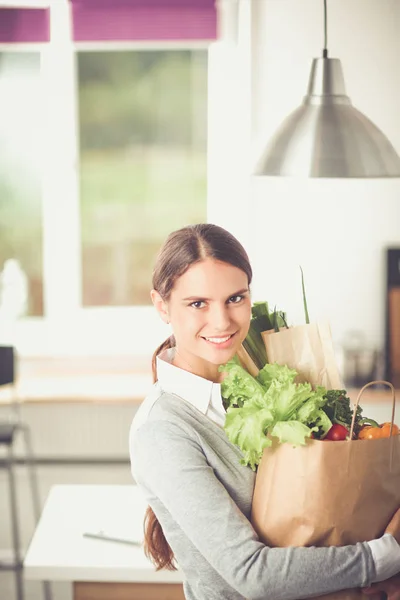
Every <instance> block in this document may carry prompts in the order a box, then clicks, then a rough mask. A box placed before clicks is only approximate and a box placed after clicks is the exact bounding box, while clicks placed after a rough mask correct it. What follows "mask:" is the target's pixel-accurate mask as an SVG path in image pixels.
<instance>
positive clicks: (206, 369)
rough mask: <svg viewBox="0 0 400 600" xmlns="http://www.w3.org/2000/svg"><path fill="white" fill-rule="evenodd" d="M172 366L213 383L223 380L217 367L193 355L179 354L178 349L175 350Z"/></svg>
mask: <svg viewBox="0 0 400 600" xmlns="http://www.w3.org/2000/svg"><path fill="white" fill-rule="evenodd" d="M172 364H173V365H174V366H175V367H179V369H183V370H184V371H188V372H189V373H193V374H194V375H197V376H198V377H202V378H203V379H208V380H209V381H213V382H214V383H219V382H220V381H222V379H223V377H222V375H223V374H222V373H220V372H219V371H218V369H219V365H214V364H213V363H210V362H207V361H205V360H202V359H201V358H199V357H197V356H194V355H189V356H187V355H186V353H184V352H180V351H179V350H178V348H175V356H174V358H173V360H172Z"/></svg>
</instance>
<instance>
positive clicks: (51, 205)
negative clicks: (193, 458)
mask: <svg viewBox="0 0 400 600" xmlns="http://www.w3.org/2000/svg"><path fill="white" fill-rule="evenodd" d="M35 2H36V0H33V4H35ZM239 4H240V5H241V9H242V41H241V44H242V48H241V47H240V44H239V45H238V29H237V11H238V7H239ZM0 5H1V3H0ZM17 5H19V6H27V5H28V6H31V5H32V4H31V3H30V2H25V3H24V2H19V3H18V2H14V3H13V6H17ZM37 5H38V6H47V5H49V4H48V3H46V2H40V0H38V4H37ZM249 5H250V3H248V2H247V0H238V1H237V2H235V0H223V1H222V2H220V10H221V14H220V26H221V33H220V40H219V41H218V42H215V43H213V44H211V46H210V44H209V43H205V42H204V43H202V42H197V43H192V42H190V43H188V42H171V43H164V42H163V43H162V44H161V43H160V44H154V43H146V42H140V43H114V44H109V43H107V47H106V49H107V50H109V51H113V50H115V51H117V50H128V49H129V50H130V49H146V50H147V49H155V50H157V49H165V48H171V49H189V48H190V49H193V48H207V47H209V106H208V109H209V128H208V194H207V220H208V221H209V222H214V223H218V224H221V225H222V226H224V227H226V228H227V229H230V231H232V232H233V233H234V234H236V235H238V236H239V238H240V237H241V239H242V241H244V238H245V231H246V225H247V220H246V217H245V216H244V215H243V210H242V209H243V205H242V199H243V197H242V193H243V191H244V190H245V188H244V187H243V182H245V181H247V177H246V175H247V168H246V166H243V165H240V164H239V163H238V159H242V155H240V156H239V155H238V154H237V153H235V152H234V151H233V152H232V144H231V141H230V140H229V139H228V135H227V134H228V132H230V134H231V133H232V126H233V125H234V126H235V127H236V132H237V135H236V139H237V143H238V147H240V148H242V151H243V152H245V148H246V144H247V142H248V140H247V138H248V137H249V133H250V130H249V126H250V123H249V120H248V119H249V114H250V110H249V109H250V103H249V99H250V96H248V95H246V94H247V92H250V87H249V86H250V83H249V82H248V83H249V85H248V86H245V87H244V86H243V80H242V81H240V73H241V70H240V69H241V68H242V69H244V70H243V73H244V72H245V69H246V68H248V67H249V64H248V61H247V58H248V57H247V54H246V52H247V49H248V47H249V42H250V40H249V38H248V37H247V36H244V38H243V31H246V32H247V31H249V29H248V27H249V23H250V22H249V20H248V18H249V14H250V13H249V10H250V8H247V7H248V6H249ZM50 6H51V42H50V43H48V44H43V45H39V44H35V45H28V44H23V45H22V44H21V45H17V44H13V45H12V46H11V45H0V50H1V49H7V50H12V51H26V50H34V51H40V53H41V77H42V82H43V90H44V98H43V101H44V108H45V115H46V127H45V129H44V148H46V155H45V156H44V161H43V173H42V181H43V184H42V185H43V187H42V192H43V204H42V206H43V281H44V282H45V283H44V290H43V291H44V314H45V316H44V317H41V318H39V317H25V318H22V319H20V320H19V321H18V322H17V323H16V324H15V328H14V331H13V335H14V339H13V340H12V343H14V344H15V345H16V347H17V349H18V351H19V354H20V356H22V357H24V356H25V357H29V356H79V355H81V356H83V355H91V356H96V355H103V356H104V355H106V356H107V355H108V356H110V355H127V354H128V355H131V356H140V357H142V356H146V357H147V356H149V355H150V354H151V353H152V352H153V351H154V348H155V347H156V346H157V345H158V344H159V343H160V342H161V341H162V340H163V339H165V338H166V337H167V336H168V335H169V333H170V332H169V328H168V327H167V326H165V325H164V324H163V323H162V322H161V320H160V319H159V318H158V316H157V315H156V313H155V310H154V308H153V307H152V306H132V307H94V308H89V307H82V290H81V236H80V206H79V202H80V201H79V175H78V165H79V148H78V146H79V143H78V139H79V138H78V134H79V131H78V110H77V93H76V84H77V78H76V51H96V50H99V51H100V50H102V51H104V49H105V46H104V45H102V44H98V43H74V42H73V41H72V37H71V30H72V27H71V6H70V2H69V1H68V0H57V2H52V3H51V5H50ZM243 11H244V12H243ZM243 15H245V18H244V19H243ZM243 23H244V28H243ZM239 37H240V36H239ZM243 48H245V49H246V52H245V53H243V52H242V49H243ZM238 50H239V51H240V54H238ZM238 56H242V57H246V59H245V60H244V62H243V64H242V66H241V67H240V62H239V69H238V68H237V67H238ZM239 90H240V94H239V95H238V97H239V98H237V97H236V96H237V94H236V92H238V91H239ZM227 107H230V108H231V112H230V113H229V110H227ZM238 109H240V110H241V111H243V112H242V114H243V119H242V120H240V119H239V118H238ZM221 153H222V155H223V154H225V157H226V158H225V160H223V161H221ZM241 167H243V168H241ZM241 173H243V175H244V179H243V177H242V174H241ZM60 271H61V272H62V281H63V287H61V286H60V285H59V282H60V276H59V273H60Z"/></svg>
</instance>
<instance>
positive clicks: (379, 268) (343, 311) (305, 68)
mask: <svg viewBox="0 0 400 600" xmlns="http://www.w3.org/2000/svg"><path fill="white" fill-rule="evenodd" d="M322 7H323V2H322V0H320V1H319V0H318V1H317V0H253V1H252V10H253V21H252V52H253V56H252V107H251V108H252V155H253V156H256V153H257V151H258V150H259V149H260V146H261V144H262V141H263V140H267V139H268V137H269V136H270V135H271V134H272V132H273V131H274V130H275V128H276V127H277V126H278V125H279V124H280V122H281V120H282V119H283V118H284V117H285V116H286V115H287V114H289V113H290V112H291V111H292V110H294V109H295V108H296V107H297V106H298V105H299V104H300V103H301V100H302V97H303V96H304V94H305V91H306V87H307V81H308V75H309V69H310V63H311V60H312V58H314V57H318V56H320V55H321V49H322V46H323V13H322ZM328 11H329V12H328V17H329V21H328V29H329V30H328V48H329V51H330V52H329V55H330V56H331V57H337V58H340V59H341V61H342V66H343V70H344V76H345V82H346V87H347V93H348V95H349V96H350V98H351V100H352V102H353V104H354V106H356V108H358V109H359V110H361V111H362V112H364V113H365V114H366V115H367V116H368V117H369V118H370V119H371V120H372V121H373V122H374V123H375V124H376V125H377V126H378V127H380V128H381V129H382V130H383V131H384V132H385V133H386V135H387V136H388V137H389V139H390V140H391V142H392V144H393V145H394V146H395V148H396V150H397V151H398V152H400V116H399V106H400V68H399V61H400V36H399V34H398V32H399V31H400V2H399V1H398V0H385V2H380V1H379V0H334V1H333V0H331V1H330V2H328ZM248 210H249V211H250V215H251V217H250V221H251V223H250V228H251V231H250V234H249V236H248V239H251V240H252V242H251V244H250V247H249V250H250V256H251V258H252V262H253V266H254V270H255V280H254V285H253V298H254V299H256V300H257V299H264V298H265V299H267V300H269V301H270V302H271V303H272V304H273V305H274V304H275V303H276V304H277V305H278V306H279V307H280V308H284V309H286V310H287V312H288V313H289V318H290V320H291V322H300V321H301V322H303V321H302V319H303V313H302V298H301V283H300V271H299V267H298V266H299V264H301V265H302V267H303V270H304V271H305V276H306V284H307V292H308V303H309V311H310V317H311V318H317V317H319V316H327V317H328V318H329V319H330V321H331V324H332V328H333V334H334V338H335V340H336V341H340V340H342V339H343V336H344V335H345V333H346V332H347V331H348V330H351V329H359V330H362V331H364V332H365V333H366V335H367V339H368V341H369V342H370V343H371V344H374V345H378V346H381V344H382V343H383V335H384V286H385V248H386V247H387V246H399V247H400V180H393V179H392V180H364V181H363V180H332V179H330V180H327V179H302V180H299V179H286V178H252V179H251V183H250V189H249V204H248Z"/></svg>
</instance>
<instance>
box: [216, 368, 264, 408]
mask: <svg viewBox="0 0 400 600" xmlns="http://www.w3.org/2000/svg"><path fill="white" fill-rule="evenodd" d="M219 370H220V371H223V372H224V373H227V377H226V378H225V379H224V380H223V382H222V386H221V390H222V398H223V403H224V406H225V409H227V408H228V407H239V408H241V407H242V406H243V404H244V402H245V401H246V400H247V399H249V398H253V399H254V401H257V399H261V398H262V396H263V395H264V392H265V390H264V388H263V387H262V385H261V384H260V383H259V381H258V380H257V379H255V378H254V377H252V376H251V375H250V373H248V372H247V371H245V369H243V368H242V366H241V365H240V362H239V360H238V359H237V358H236V357H235V358H233V359H232V360H230V361H229V362H228V363H227V364H226V365H223V366H222V367H220V368H219Z"/></svg>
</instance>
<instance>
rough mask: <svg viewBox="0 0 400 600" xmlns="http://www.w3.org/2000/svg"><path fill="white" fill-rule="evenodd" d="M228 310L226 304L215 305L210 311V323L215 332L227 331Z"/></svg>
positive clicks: (228, 322) (228, 324) (228, 323)
mask: <svg viewBox="0 0 400 600" xmlns="http://www.w3.org/2000/svg"><path fill="white" fill-rule="evenodd" d="M230 323H231V320H230V317H229V310H228V307H227V306H215V307H214V308H213V311H212V316H211V323H210V325H211V326H212V327H213V329H215V331H216V332H222V333H228V331H229V327H230Z"/></svg>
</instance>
